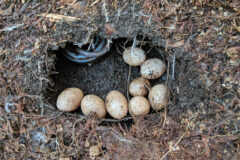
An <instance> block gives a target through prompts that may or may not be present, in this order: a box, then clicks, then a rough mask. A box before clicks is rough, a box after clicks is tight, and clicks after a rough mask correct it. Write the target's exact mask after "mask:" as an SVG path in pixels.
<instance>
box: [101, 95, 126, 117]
mask: <svg viewBox="0 0 240 160" xmlns="http://www.w3.org/2000/svg"><path fill="white" fill-rule="evenodd" d="M105 103H106V109H107V112H108V113H109V114H110V115H111V116H112V117H113V118H116V119H122V118H124V117H125V116H126V115H127V112H128V102H127V99H126V98H125V96H124V95H123V94H122V93H120V92H118V91H111V92H109V93H108V95H107V97H106V101H105Z"/></svg>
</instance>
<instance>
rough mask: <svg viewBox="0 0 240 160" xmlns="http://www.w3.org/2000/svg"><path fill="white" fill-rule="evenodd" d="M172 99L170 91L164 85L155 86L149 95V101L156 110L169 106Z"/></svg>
mask: <svg viewBox="0 0 240 160" xmlns="http://www.w3.org/2000/svg"><path fill="white" fill-rule="evenodd" d="M169 98H170V91H169V89H168V88H167V87H165V86H164V85H162V84H158V85H155V86H153V87H152V88H151V90H150V91H149V94H148V100H149V102H150V104H151V106H152V108H153V109H154V110H161V109H163V108H164V107H166V106H167V104H168V101H169Z"/></svg>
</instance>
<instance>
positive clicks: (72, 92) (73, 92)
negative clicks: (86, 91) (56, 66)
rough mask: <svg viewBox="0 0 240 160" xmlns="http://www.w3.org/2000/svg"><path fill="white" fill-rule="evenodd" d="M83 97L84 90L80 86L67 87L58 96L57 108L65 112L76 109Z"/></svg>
mask: <svg viewBox="0 0 240 160" xmlns="http://www.w3.org/2000/svg"><path fill="white" fill-rule="evenodd" d="M82 97H83V92H82V90H81V89H79V88H67V89H65V90H64V91H62V92H61V93H60V94H59V96H58V98H57V108H58V109H59V110H60V111H63V112H71V111H74V110H76V109H77V108H78V107H79V106H80V104H81V100H82Z"/></svg>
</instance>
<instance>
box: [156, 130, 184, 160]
mask: <svg viewBox="0 0 240 160" xmlns="http://www.w3.org/2000/svg"><path fill="white" fill-rule="evenodd" d="M187 128H188V126H187ZM186 133H187V129H186V131H185V132H184V133H183V135H182V136H181V137H180V138H179V140H178V141H177V143H176V144H175V145H174V146H173V147H172V148H170V149H169V151H168V152H167V153H165V154H164V155H163V156H162V158H161V160H163V159H164V158H165V157H166V156H167V155H168V154H169V153H170V152H172V150H173V149H174V148H175V147H176V146H177V145H178V144H179V143H180V141H181V140H182V139H183V137H184V136H185V134H186Z"/></svg>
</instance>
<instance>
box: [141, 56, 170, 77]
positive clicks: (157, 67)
mask: <svg viewBox="0 0 240 160" xmlns="http://www.w3.org/2000/svg"><path fill="white" fill-rule="evenodd" d="M165 71H166V65H165V64H164V62H163V61H162V60H160V59H158V58H151V59H148V60H146V61H145V62H144V63H143V64H142V65H141V69H140V72H141V75H142V77H144V78H147V79H158V78H160V77H161V76H162V75H163V73H164V72H165Z"/></svg>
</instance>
